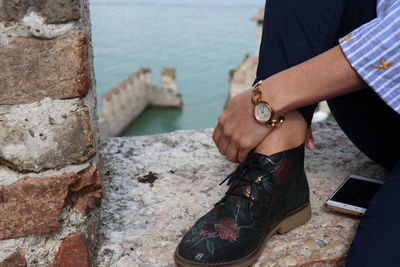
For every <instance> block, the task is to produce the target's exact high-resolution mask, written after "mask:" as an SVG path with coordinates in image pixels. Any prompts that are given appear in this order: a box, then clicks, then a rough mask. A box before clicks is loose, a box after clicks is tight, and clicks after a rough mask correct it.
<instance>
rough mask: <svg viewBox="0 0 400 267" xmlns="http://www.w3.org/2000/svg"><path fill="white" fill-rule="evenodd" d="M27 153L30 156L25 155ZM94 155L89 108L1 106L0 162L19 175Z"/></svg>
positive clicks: (71, 104) (47, 102) (66, 103)
mask: <svg viewBox="0 0 400 267" xmlns="http://www.w3.org/2000/svg"><path fill="white" fill-rule="evenodd" d="M28 152H29V153H28ZM95 154H96V149H95V142H94V139H93V133H92V129H91V125H90V121H89V114H88V108H87V107H86V106H85V105H83V102H82V101H76V100H51V99H49V98H46V99H44V100H42V101H40V102H35V103H32V104H26V105H15V106H1V105H0V163H3V164H4V165H6V166H8V167H9V168H11V169H14V170H17V171H21V172H40V171H43V170H48V169H59V168H62V167H65V166H67V165H70V164H81V163H84V162H85V161H87V160H88V159H90V158H91V157H92V156H94V155H95Z"/></svg>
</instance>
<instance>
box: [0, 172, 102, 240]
mask: <svg viewBox="0 0 400 267" xmlns="http://www.w3.org/2000/svg"><path fill="white" fill-rule="evenodd" d="M101 184H102V183H101V178H100V176H99V173H98V170H97V169H96V168H94V167H89V168H87V169H85V170H83V171H82V172H79V173H77V174H74V173H69V174H64V175H60V176H55V177H44V178H23V179H20V180H18V181H17V182H15V183H14V184H12V185H9V186H0V214H1V215H2V216H1V217H0V240H2V239H8V238H14V237H20V236H27V235H41V234H46V233H51V232H54V231H56V230H57V229H58V227H59V223H60V222H59V218H60V214H61V211H62V209H63V208H64V207H65V206H66V205H70V206H73V207H74V208H76V209H77V210H79V211H81V212H82V213H87V212H88V211H89V210H91V209H93V208H95V207H97V206H98V205H99V204H100V200H101V196H102V188H101Z"/></svg>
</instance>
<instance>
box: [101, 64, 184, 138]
mask: <svg viewBox="0 0 400 267" xmlns="http://www.w3.org/2000/svg"><path fill="white" fill-rule="evenodd" d="M161 82H162V85H161V87H157V86H154V85H153V84H152V77H151V70H150V69H146V68H143V69H141V70H139V71H138V72H135V73H133V74H132V75H131V76H129V77H128V78H127V79H126V80H124V81H123V82H121V83H120V84H119V85H118V86H116V87H114V88H113V89H111V91H110V92H108V93H107V94H105V95H104V96H103V98H102V103H103V116H102V117H101V118H100V136H101V138H105V137H109V136H117V135H119V134H120V133H121V132H122V131H123V130H124V129H125V128H127V127H128V126H129V125H130V124H131V123H132V121H134V120H135V119H136V118H137V117H138V116H139V115H140V113H142V112H143V111H144V110H145V109H146V107H148V106H153V107H173V108H181V107H182V105H183V104H182V97H181V95H180V93H179V92H178V88H177V86H176V72H175V69H171V68H165V69H163V70H162V72H161Z"/></svg>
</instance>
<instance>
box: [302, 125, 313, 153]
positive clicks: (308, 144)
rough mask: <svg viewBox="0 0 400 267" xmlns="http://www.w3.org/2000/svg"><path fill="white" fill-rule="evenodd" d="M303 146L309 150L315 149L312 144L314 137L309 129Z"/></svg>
mask: <svg viewBox="0 0 400 267" xmlns="http://www.w3.org/2000/svg"><path fill="white" fill-rule="evenodd" d="M304 143H305V146H306V148H308V149H309V150H313V149H315V143H314V137H313V134H312V131H311V128H308V130H307V134H306V140H305V142H304Z"/></svg>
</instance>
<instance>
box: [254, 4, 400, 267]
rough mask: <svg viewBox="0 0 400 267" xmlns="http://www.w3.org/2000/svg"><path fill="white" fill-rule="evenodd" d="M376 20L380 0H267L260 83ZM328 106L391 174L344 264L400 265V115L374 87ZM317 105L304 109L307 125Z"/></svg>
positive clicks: (365, 266)
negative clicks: (377, 2)
mask: <svg viewBox="0 0 400 267" xmlns="http://www.w3.org/2000/svg"><path fill="white" fill-rule="evenodd" d="M375 17H376V0H303V1H298V0H267V1H266V7H265V17H264V28H263V36H262V42H261V47H260V56H259V65H258V70H257V79H256V81H258V80H261V79H265V78H267V77H269V76H271V75H273V74H275V73H277V72H280V71H282V70H285V69H287V68H289V67H291V66H294V65H297V64H299V63H301V62H303V61H306V60H307V59H310V58H312V57H314V56H316V55H318V54H321V53H322V52H324V51H326V50H329V49H330V48H332V47H334V46H336V45H338V38H339V37H342V36H344V35H346V34H348V33H349V32H350V31H352V30H353V29H356V28H357V27H359V26H361V25H362V24H364V23H367V22H368V21H370V20H372V19H374V18H375ZM321 90H323V88H321ZM299 93H301V92H299ZM328 104H329V107H330V109H331V111H332V114H333V116H334V117H335V119H336V121H337V122H338V124H339V125H340V127H341V128H342V129H343V131H344V132H345V134H346V135H347V136H348V137H349V139H350V140H351V141H352V142H353V143H354V144H355V145H356V146H357V147H358V148H359V149H360V150H361V151H362V152H364V153H365V154H366V155H367V156H368V157H369V158H371V159H372V160H374V161H375V162H377V163H378V164H380V165H382V166H383V167H385V168H386V169H388V170H389V171H390V174H389V176H388V178H387V181H386V182H385V184H384V185H383V186H382V187H381V189H380V191H379V192H378V193H377V195H376V196H375V197H374V199H373V200H372V202H371V203H370V206H369V208H368V210H367V212H366V214H365V216H363V218H362V219H361V222H360V226H359V228H358V230H357V233H356V236H355V238H354V240H353V243H352V245H351V248H350V250H349V253H348V257H347V261H346V266H350V267H351V266H362V267H368V266H374V267H375V266H400V257H399V255H398V252H399V251H400V213H399V212H397V211H398V210H400V207H398V205H399V204H400V162H399V155H400V154H399V151H400V115H399V114H397V113H396V112H395V111H393V110H392V109H391V108H390V107H389V106H387V105H386V103H385V102H383V101H382V100H381V99H380V98H379V97H378V96H377V95H376V93H375V92H374V91H373V90H372V89H371V88H365V89H364V90H361V91H358V92H355V93H351V94H348V95H344V96H340V97H337V98H334V99H331V100H329V101H328ZM315 107H316V105H312V106H308V107H303V108H301V109H300V112H301V113H302V114H303V116H304V118H305V120H306V121H307V123H308V124H309V125H310V124H311V119H312V115H313V112H314V109H315Z"/></svg>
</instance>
